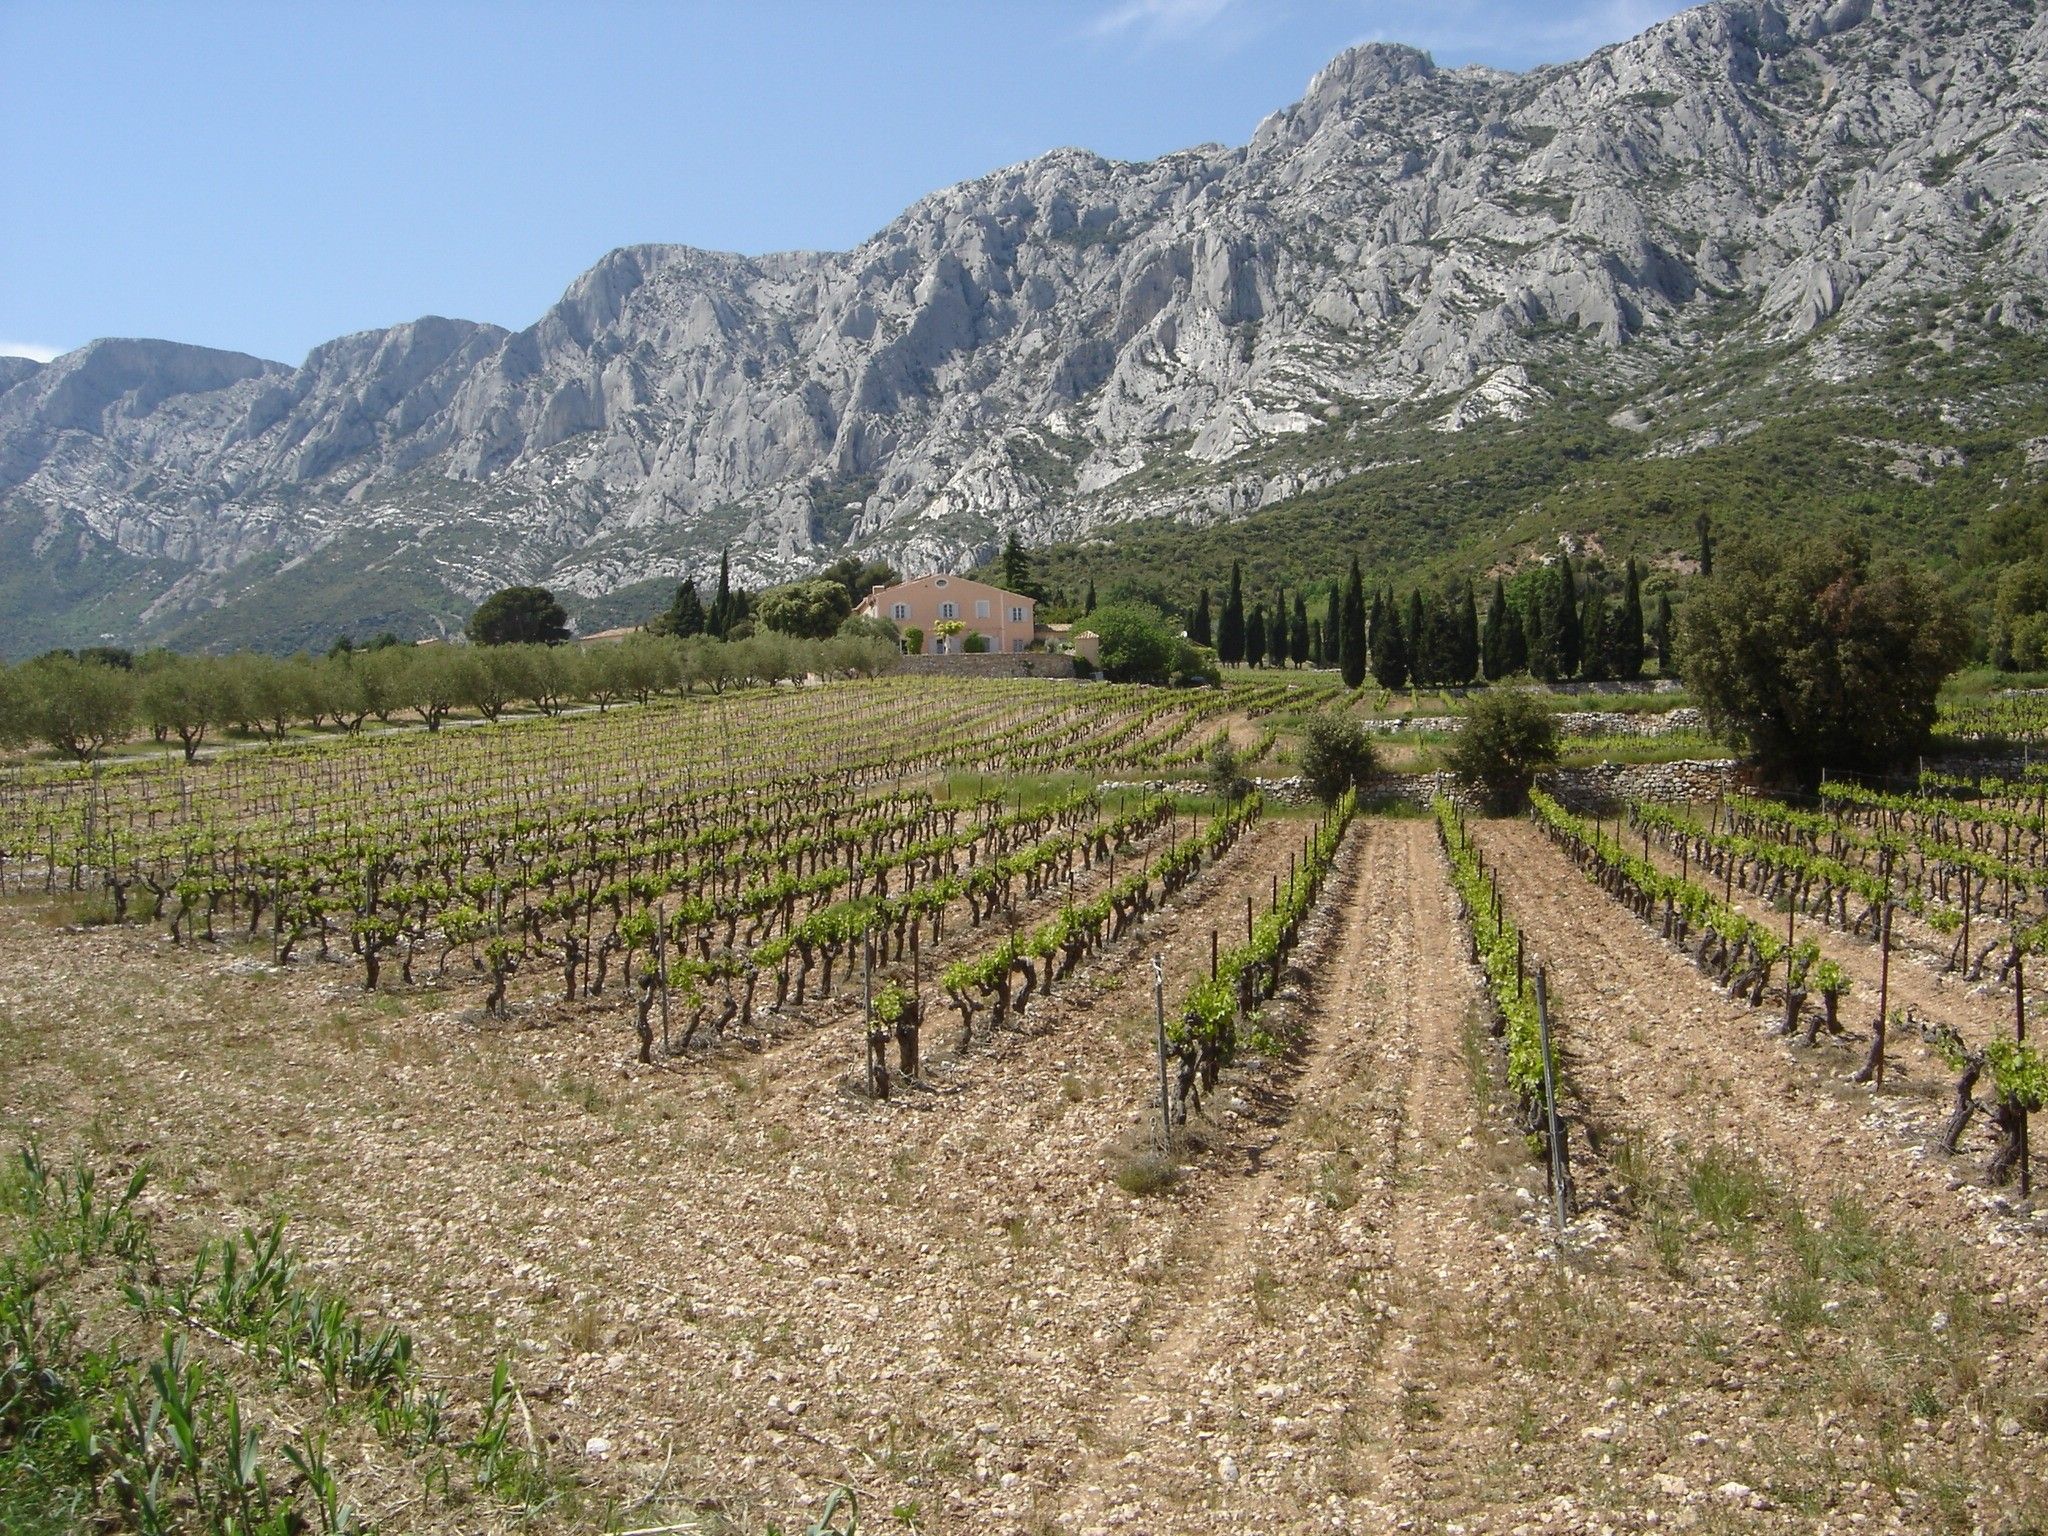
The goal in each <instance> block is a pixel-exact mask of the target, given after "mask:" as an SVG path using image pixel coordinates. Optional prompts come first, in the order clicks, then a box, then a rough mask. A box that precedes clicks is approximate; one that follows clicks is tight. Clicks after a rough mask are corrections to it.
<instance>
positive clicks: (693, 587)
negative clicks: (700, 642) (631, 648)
mask: <svg viewBox="0 0 2048 1536" xmlns="http://www.w3.org/2000/svg"><path fill="white" fill-rule="evenodd" d="M704 622H705V621H704V600H703V599H702V598H700V597H699V596H697V583H696V582H694V581H691V580H688V579H685V580H683V581H682V582H679V583H678V584H677V586H676V595H675V597H674V598H673V599H672V600H671V601H670V603H669V605H668V608H667V610H666V611H665V612H663V613H662V614H660V615H659V616H657V617H656V619H655V620H654V622H653V623H652V624H650V625H648V626H647V627H648V628H649V629H651V630H653V631H654V632H655V633H656V634H657V635H674V636H675V637H676V638H677V639H678V640H687V639H689V638H690V636H692V635H701V634H703V633H704Z"/></svg>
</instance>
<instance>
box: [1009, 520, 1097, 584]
mask: <svg viewBox="0 0 2048 1536" xmlns="http://www.w3.org/2000/svg"><path fill="white" fill-rule="evenodd" d="M1001 574H1002V586H1003V590H1004V591H1006V592H1016V593H1018V594H1020V595H1022V596H1024V597H1029V598H1033V599H1035V600H1037V601H1039V602H1043V601H1044V600H1045V588H1043V587H1041V586H1040V585H1039V584H1038V578H1037V577H1036V576H1034V575H1033V574H1032V570H1031V556H1030V555H1029V554H1028V553H1026V552H1025V549H1024V541H1023V540H1022V539H1020V538H1018V537H1017V531H1016V530H1015V529H1014V528H1013V529H1011V530H1010V536H1009V537H1008V538H1007V539H1005V540H1004V541H1003V558H1002V564H1001ZM1090 585H1091V586H1092V585H1093V584H1092V583H1091V584H1090Z"/></svg>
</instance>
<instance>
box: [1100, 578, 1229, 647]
mask: <svg viewBox="0 0 2048 1536" xmlns="http://www.w3.org/2000/svg"><path fill="white" fill-rule="evenodd" d="M1208 592H1209V589H1208V588H1207V587H1204V588H1203V589H1202V595H1203V596H1204V597H1206V596H1208ZM1081 611H1082V612H1083V613H1093V612H1094V611H1095V578H1094V577H1093V576H1090V577H1089V578H1088V594H1087V596H1085V597H1083V598H1082V599H1081ZM1202 643H1203V644H1204V645H1207V644H1208V643H1209V642H1208V641H1206V640H1204V641H1203V642H1202Z"/></svg>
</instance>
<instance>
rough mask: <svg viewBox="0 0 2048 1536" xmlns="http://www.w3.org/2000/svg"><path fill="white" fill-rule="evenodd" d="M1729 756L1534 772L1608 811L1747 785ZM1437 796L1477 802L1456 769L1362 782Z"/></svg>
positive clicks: (1293, 800)
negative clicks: (1625, 802) (1622, 804)
mask: <svg viewBox="0 0 2048 1536" xmlns="http://www.w3.org/2000/svg"><path fill="white" fill-rule="evenodd" d="M1737 770H1738V764H1737V763H1736V761H1735V759H1733V758H1721V759H1711V760H1694V761H1691V762H1679V763H1596V764H1594V765H1593V766H1592V767H1590V768H1553V769H1551V770H1550V771H1549V772H1548V773H1542V774H1538V775H1537V776H1536V785H1537V787H1538V788H1539V789H1542V790H1544V791H1545V792H1547V793H1549V794H1551V795H1554V796H1556V797H1557V799H1558V800H1559V801H1561V802H1562V803H1563V804H1565V805H1568V806H1570V807H1572V808H1573V809H1574V810H1581V811H1586V810H1606V809H1609V808H1610V807H1612V806H1614V805H1616V804H1618V803H1619V802H1621V801H1623V800H1667V801H1675V800H1712V799H1714V798H1715V797H1716V796H1719V795H1723V794H1727V793H1729V792H1731V791H1733V790H1737V789H1746V788H1748V787H1749V786H1748V785H1747V784H1746V783H1745V782H1744V781H1743V779H1742V777H1741V775H1740V774H1739V773H1738V771H1737ZM1252 783H1253V785H1254V786H1256V787H1257V789H1258V791H1259V793H1260V794H1262V795H1264V796H1265V797H1266V798H1267V799H1268V800H1271V801H1272V802H1273V803H1274V804H1276V805H1306V804H1307V803H1308V802H1309V801H1311V800H1313V799H1314V798H1315V796H1314V795H1313V794H1312V793H1311V792H1310V790H1309V787H1308V781H1307V780H1306V779H1304V778H1302V777H1300V776H1299V775H1293V776H1291V777H1288V778H1284V779H1253V780H1252ZM1098 787H1099V788H1100V789H1102V790H1103V791H1104V792H1105V793H1108V792H1113V791H1116V790H1119V789H1134V790H1145V791H1147V792H1150V793H1152V794H1163V793H1165V792H1166V791H1168V790H1178V791H1185V790H1189V789H1199V788H1200V787H1201V785H1200V783H1199V781H1198V780H1197V779H1196V778H1195V776H1194V775H1192V774H1191V775H1189V776H1188V777H1187V778H1181V779H1128V780H1108V781H1105V782H1104V783H1102V784H1101V785H1099V786H1098ZM1438 795H1444V796H1447V797H1448V798H1449V799H1450V800H1452V801H1453V802H1454V803H1456V804H1458V805H1462V806H1464V807H1465V808H1466V809H1467V810H1470V809H1472V808H1473V807H1474V804H1475V802H1474V801H1473V799H1472V796H1471V795H1470V793H1469V792H1468V791H1467V790H1466V788H1465V786H1464V784H1463V783H1461V782H1460V781H1459V779H1458V776H1457V775H1456V774H1454V773H1448V772H1443V771H1438V772H1436V773H1381V774H1375V775H1374V776H1373V777H1372V778H1371V779H1369V780H1367V781H1366V786H1365V798H1366V799H1367V800H1402V801H1406V802H1407V803H1408V804H1410V805H1419V806H1422V807H1424V808H1427V807H1428V806H1429V805H1430V804H1431V803H1432V802H1433V801H1434V800H1435V799H1436V797H1437V796H1438Z"/></svg>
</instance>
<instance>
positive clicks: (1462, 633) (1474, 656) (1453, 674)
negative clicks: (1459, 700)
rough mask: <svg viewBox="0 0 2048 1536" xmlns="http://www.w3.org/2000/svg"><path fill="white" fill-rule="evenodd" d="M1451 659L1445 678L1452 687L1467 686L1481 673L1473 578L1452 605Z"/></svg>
mask: <svg viewBox="0 0 2048 1536" xmlns="http://www.w3.org/2000/svg"><path fill="white" fill-rule="evenodd" d="M1449 663H1450V664H1449V666H1448V668H1447V669H1446V676H1445V678H1444V681H1445V682H1447V683H1449V684H1451V685H1452V686H1453V687H1456V688H1464V687H1467V686H1469V685H1470V684H1471V682H1472V680H1473V679H1474V678H1476V677H1477V676H1479V604H1478V603H1477V602H1476V601H1475V600H1474V599H1473V596H1472V583H1471V582H1470V581H1467V582H1466V583H1465V590H1464V591H1463V592H1462V593H1461V594H1459V595H1458V597H1457V598H1456V599H1455V601H1454V602H1453V604H1452V607H1451V644H1450V648H1449Z"/></svg>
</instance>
